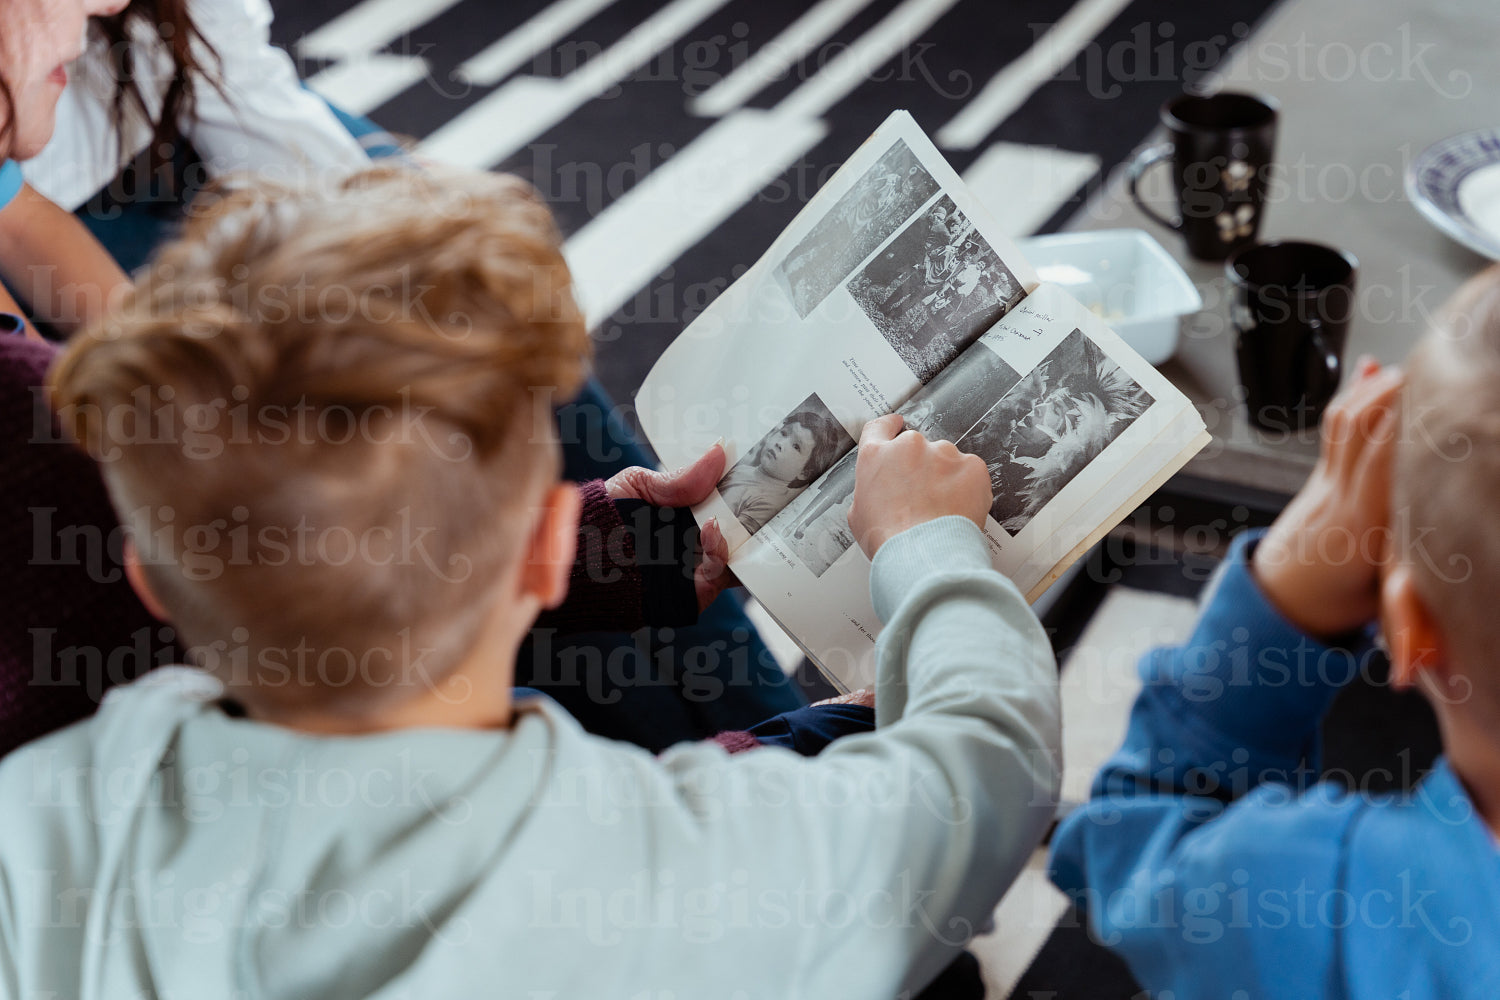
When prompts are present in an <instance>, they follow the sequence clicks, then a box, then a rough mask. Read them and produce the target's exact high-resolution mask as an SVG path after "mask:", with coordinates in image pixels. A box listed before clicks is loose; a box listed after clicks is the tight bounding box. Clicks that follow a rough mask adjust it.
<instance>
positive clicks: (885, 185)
mask: <svg viewBox="0 0 1500 1000" xmlns="http://www.w3.org/2000/svg"><path fill="white" fill-rule="evenodd" d="M1036 284H1037V277H1036V274H1035V272H1034V271H1033V270H1032V268H1031V266H1030V265H1029V264H1028V263H1027V262H1026V261H1025V259H1024V258H1023V257H1022V256H1021V254H1020V252H1019V251H1018V250H1017V249H1016V247H1015V246H1014V244H1013V243H1012V242H1011V241H1010V240H1009V239H1008V238H1007V237H1006V236H1005V234H1004V233H1002V232H1000V230H999V229H998V228H997V226H996V225H995V223H994V222H993V221H992V220H991V219H990V217H989V215H988V214H987V213H986V212H985V211H984V209H983V208H982V207H981V206H980V205H979V203H978V202H977V200H976V199H974V198H973V197H972V196H971V195H969V194H968V192H967V189H966V188H965V187H964V186H963V184H962V182H961V181H960V180H959V178H958V176H957V175H956V174H955V173H954V172H953V170H952V168H950V167H949V166H948V164H947V163H946V162H945V161H944V160H943V158H942V156H941V155H939V154H938V152H937V150H936V149H935V148H934V147H933V146H932V144H931V142H930V141H929V140H928V139H927V137H926V136H925V135H923V133H922V131H921V130H920V129H919V128H918V127H917V125H916V123H915V122H914V121H912V119H911V117H910V115H907V114H906V113H905V112H896V113H895V114H893V115H891V117H890V118H889V119H887V120H886V122H885V123H884V124H883V125H882V126H881V127H880V129H879V130H877V131H876V133H875V134H874V135H873V136H871V138H870V139H869V140H867V141H866V142H865V143H864V144H863V145H862V146H860V148H859V149H858V150H856V151H855V153H854V155H853V156H851V157H850V158H849V160H848V161H847V162H846V163H845V164H844V166H843V167H842V168H841V169H840V170H839V171H838V173H837V174H835V175H834V177H833V178H832V179H831V180H830V181H829V182H828V183H827V184H826V185H825V186H824V188H823V189H822V190H820V191H819V192H818V194H817V196H816V197H814V198H813V200H812V201H811V202H810V203H809V204H808V206H807V207H806V208H805V209H803V211H802V212H801V213H800V214H799V215H798V216H797V218H796V220H794V222H793V223H792V224H791V226H790V227H788V228H787V230H786V231H785V232H783V233H782V235H781V236H780V237H779V238H778V239H777V240H776V242H775V243H774V244H772V246H771V248H770V249H769V250H768V251H767V252H766V253H765V255H764V256H762V257H761V259H760V260H759V261H758V262H757V263H756V264H755V266H754V267H752V268H751V269H750V270H749V271H747V272H746V273H745V274H744V275H743V276H741V277H740V279H739V280H738V281H736V282H735V283H734V284H733V285H731V286H730V287H729V288H728V289H727V290H726V291H725V292H724V293H723V294H722V295H720V296H719V298H718V299H717V300H715V302H714V303H713V304H712V305H711V306H710V307H709V308H708V309H707V310H705V311H704V312H703V313H702V315H700V316H699V317H698V318H697V319H696V320H695V321H694V322H693V323H692V325H691V326H689V327H688V329H687V330H685V331H684V332H683V333H682V334H681V336H679V337H678V338H677V340H676V341H675V342H674V343H673V344H672V346H671V347H670V348H668V350H667V351H666V352H665V353H664V354H663V355H662V357H661V359H660V360H659V361H658V362H657V364H656V366H655V367H654V368H653V369H652V371H651V373H650V375H648V376H647V378H646V381H645V382H644V384H643V385H642V387H641V390H640V392H639V394H638V395H637V398H636V406H637V410H638V413H639V415H640V419H641V423H642V426H643V427H644V428H645V430H646V433H647V436H648V437H649V438H650V441H651V444H652V447H654V448H655V449H656V452H657V454H658V455H659V456H660V457H661V459H662V461H663V462H664V464H666V465H667V466H668V467H672V466H681V465H685V464H687V463H689V462H691V461H692V460H693V459H695V458H697V457H698V456H699V455H701V454H702V453H703V452H704V451H705V450H706V449H707V448H709V447H710V446H711V445H712V444H713V443H714V441H715V440H716V439H718V438H720V437H723V438H724V440H725V449H726V452H727V454H728V458H729V468H728V470H727V472H726V474H725V477H724V479H723V481H722V482H721V483H720V484H719V490H718V492H717V493H716V494H715V495H714V496H713V497H711V498H710V499H709V501H707V502H706V503H705V504H704V505H702V506H701V507H700V509H699V510H698V511H697V512H696V513H697V514H698V516H699V518H700V520H701V519H706V518H708V517H711V516H717V517H718V519H719V523H720V525H721V526H722V527H723V530H724V534H725V537H726V539H727V541H728V543H729V546H730V550H731V552H733V551H736V550H737V549H738V548H739V547H740V546H741V545H743V544H745V543H746V542H747V541H748V540H749V539H750V538H751V537H752V536H753V535H755V534H756V533H757V532H759V531H760V530H761V529H762V528H764V527H765V526H766V525H767V524H768V523H769V522H770V521H771V519H772V518H774V517H776V516H777V515H778V514H779V513H781V512H782V511H784V510H785V509H787V508H788V507H789V506H790V505H791V504H792V503H794V502H795V501H796V500H798V499H799V498H800V497H801V496H802V495H803V494H804V493H805V492H806V491H807V490H808V488H809V487H810V486H812V484H813V483H815V482H816V481H818V479H819V478H820V477H821V476H823V475H824V474H825V473H826V472H828V471H829V470H830V469H831V468H833V467H834V465H835V464H836V463H837V462H838V461H839V459H840V458H841V457H842V456H843V455H845V454H847V453H848V452H849V451H850V450H851V449H852V448H853V447H854V443H855V441H856V439H857V438H858V435H859V432H860V429H861V428H862V427H863V426H864V424H865V422H866V421H868V420H870V419H872V418H873V417H877V416H880V415H882V414H885V413H889V412H891V411H892V410H893V409H896V408H897V407H898V406H900V405H901V404H902V403H904V402H905V401H906V400H907V399H908V398H909V397H910V396H911V395H912V394H913V393H914V392H916V391H917V390H918V389H920V388H921V387H922V386H923V385H926V384H929V383H931V382H932V381H933V380H934V379H935V378H936V377H937V376H938V374H939V373H940V372H942V370H943V369H944V368H945V367H946V366H947V365H948V364H949V362H950V361H952V360H953V359H954V358H955V357H957V356H958V355H959V354H960V353H961V352H962V351H963V350H964V348H965V347H967V346H968V345H969V344H971V343H973V342H974V341H975V340H976V339H977V338H979V337H980V336H981V335H982V334H984V333H985V332H986V331H988V330H990V329H991V328H992V327H994V325H995V324H996V322H997V321H999V320H1001V319H1003V318H1004V317H1005V316H1006V315H1007V314H1008V313H1009V312H1011V311H1012V310H1013V309H1015V308H1016V307H1017V305H1018V304H1019V303H1020V302H1022V301H1023V300H1024V298H1025V296H1026V294H1027V293H1028V292H1029V291H1030V290H1031V289H1033V288H1035V287H1036Z"/></svg>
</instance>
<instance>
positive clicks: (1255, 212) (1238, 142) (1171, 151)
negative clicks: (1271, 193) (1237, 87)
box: [1130, 92, 1277, 260]
mask: <svg viewBox="0 0 1500 1000" xmlns="http://www.w3.org/2000/svg"><path fill="white" fill-rule="evenodd" d="M1160 114H1161V123H1162V125H1163V126H1165V127H1166V130H1167V134H1168V135H1170V136H1171V141H1170V142H1165V143H1162V144H1160V145H1157V146H1151V147H1149V148H1147V149H1143V150H1141V151H1140V152H1139V153H1137V154H1136V157H1135V159H1134V160H1133V161H1132V162H1131V164H1130V197H1131V198H1133V199H1135V203H1136V204H1137V205H1139V206H1140V209H1141V211H1142V212H1145V213H1146V214H1147V215H1148V216H1150V217H1151V218H1152V219H1154V220H1156V221H1157V222H1160V223H1161V224H1162V225H1164V226H1166V227H1168V228H1169V229H1175V230H1176V231H1177V232H1179V233H1181V234H1182V235H1183V237H1184V239H1185V240H1186V241H1187V248H1188V253H1190V254H1192V255H1193V256H1194V257H1196V258H1197V259H1199V260H1223V259H1225V258H1226V257H1228V256H1229V255H1230V254H1232V253H1234V252H1235V251H1236V250H1238V249H1239V248H1241V247H1244V246H1249V245H1251V244H1253V243H1254V242H1255V235H1256V233H1258V232H1259V231H1260V217H1261V214H1262V211H1263V210H1264V208H1265V203H1266V173H1267V170H1268V168H1269V167H1270V164H1271V157H1272V154H1273V153H1274V152H1275V147H1276V115H1277V111H1276V103H1275V102H1274V101H1272V100H1271V99H1270V98H1269V97H1263V96H1259V95H1255V94H1238V93H1232V92H1225V93H1220V94H1214V95H1213V96H1211V97H1199V96H1196V95H1193V94H1183V95H1182V96H1180V97H1175V98H1173V99H1172V100H1170V101H1168V102H1167V103H1166V104H1163V105H1162V106H1161V112H1160ZM1168 158H1170V159H1171V161H1172V187H1173V191H1174V192H1175V193H1176V196H1177V206H1178V210H1179V212H1180V213H1181V214H1180V216H1179V217H1178V218H1176V219H1167V218H1164V217H1163V216H1161V215H1158V214H1157V213H1156V212H1155V211H1154V210H1153V209H1152V208H1151V206H1150V205H1148V204H1146V202H1144V201H1142V200H1141V196H1140V191H1139V190H1138V189H1139V187H1140V181H1141V177H1142V176H1143V175H1144V174H1145V172H1146V169H1147V168H1148V167H1150V166H1151V165H1152V164H1153V163H1157V162H1159V161H1162V160H1166V159H1168Z"/></svg>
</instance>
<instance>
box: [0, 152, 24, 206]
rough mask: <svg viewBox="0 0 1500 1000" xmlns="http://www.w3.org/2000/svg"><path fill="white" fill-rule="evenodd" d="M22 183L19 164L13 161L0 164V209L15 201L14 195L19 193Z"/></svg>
mask: <svg viewBox="0 0 1500 1000" xmlns="http://www.w3.org/2000/svg"><path fill="white" fill-rule="evenodd" d="M22 183H23V178H22V177H21V165H20V164H19V163H17V162H16V161H15V160H6V161H5V163H4V164H0V208H4V207H5V206H6V205H9V204H10V203H11V202H12V201H15V199H16V195H18V194H20V193H21V184H22Z"/></svg>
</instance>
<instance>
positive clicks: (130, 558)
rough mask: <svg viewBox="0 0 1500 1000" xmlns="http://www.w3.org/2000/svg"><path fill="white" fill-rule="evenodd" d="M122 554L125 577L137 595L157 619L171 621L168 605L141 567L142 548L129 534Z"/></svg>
mask: <svg viewBox="0 0 1500 1000" xmlns="http://www.w3.org/2000/svg"><path fill="white" fill-rule="evenodd" d="M121 555H122V556H124V559H125V579H127V580H129V581H130V587H131V589H132V590H134V591H135V596H136V597H139V598H140V599H141V603H142V604H144V605H145V606H146V610H147V611H149V612H151V616H152V617H153V618H155V619H156V620H157V621H161V622H170V621H171V620H172V618H171V616H170V615H168V614H167V609H166V607H165V606H164V605H163V604H162V603H161V601H160V599H158V598H157V596H156V591H154V590H152V589H151V584H150V583H149V582H147V580H146V571H145V569H143V568H142V567H141V550H140V549H138V548H136V547H135V541H134V539H132V538H130V537H129V536H128V535H127V536H126V538H125V546H124V549H123V551H122V552H121Z"/></svg>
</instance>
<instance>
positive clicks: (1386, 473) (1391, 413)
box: [1352, 407, 1401, 565]
mask: <svg viewBox="0 0 1500 1000" xmlns="http://www.w3.org/2000/svg"><path fill="white" fill-rule="evenodd" d="M1400 419H1401V416H1400V414H1399V413H1398V412H1397V411H1396V409H1395V408H1394V407H1386V408H1385V409H1384V410H1381V411H1380V413H1379V417H1378V419H1377V420H1376V422H1375V424H1374V426H1373V427H1372V428H1371V431H1370V434H1369V435H1368V437H1367V443H1366V445H1365V447H1364V448H1363V449H1361V450H1360V454H1359V459H1358V461H1357V464H1356V465H1355V467H1354V472H1353V486H1352V490H1353V494H1354V502H1355V503H1356V504H1357V505H1358V508H1359V511H1360V514H1361V521H1362V522H1363V523H1364V524H1365V525H1366V527H1367V528H1368V529H1369V530H1371V531H1373V532H1375V535H1374V537H1373V538H1372V539H1371V542H1372V543H1373V544H1372V545H1370V546H1368V547H1364V546H1362V548H1363V549H1365V550H1366V551H1369V552H1370V553H1371V554H1372V555H1373V556H1374V558H1375V564H1376V565H1382V564H1384V562H1385V559H1386V551H1385V550H1386V545H1387V543H1388V541H1389V532H1388V531H1387V528H1388V526H1389V524H1390V504H1391V467H1392V464H1393V461H1394V458H1395V451H1396V435H1397V428H1398V426H1399V423H1400Z"/></svg>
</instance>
